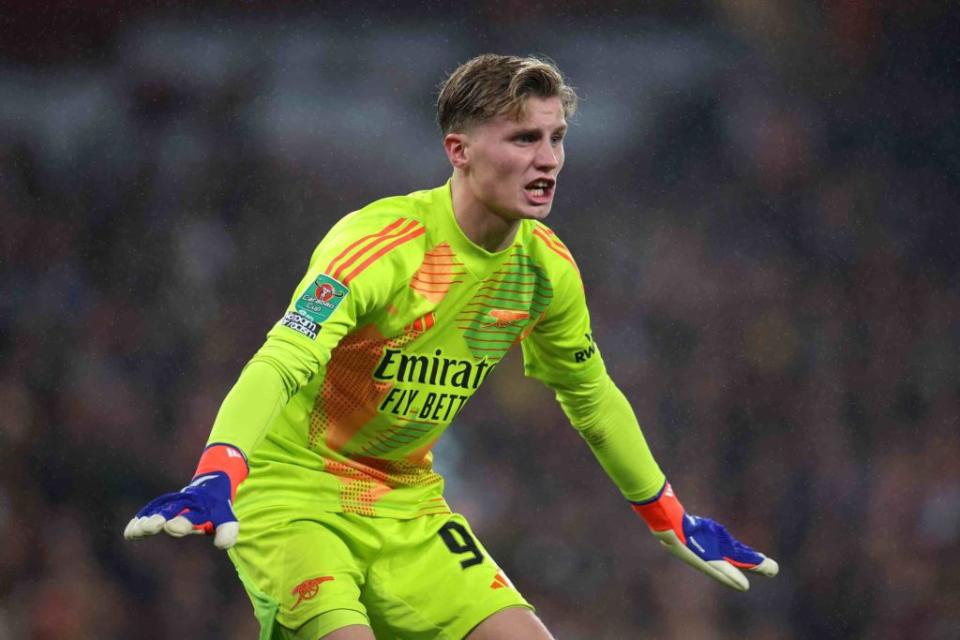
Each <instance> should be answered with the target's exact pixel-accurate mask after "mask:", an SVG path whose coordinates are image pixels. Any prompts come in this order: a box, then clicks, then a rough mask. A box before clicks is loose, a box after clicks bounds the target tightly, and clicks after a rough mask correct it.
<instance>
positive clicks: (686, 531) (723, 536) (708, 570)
mask: <svg viewBox="0 0 960 640" xmlns="http://www.w3.org/2000/svg"><path fill="white" fill-rule="evenodd" d="M631 504H632V505H633V510H634V511H636V512H637V513H639V514H640V516H641V517H643V519H644V520H645V521H646V523H647V526H648V527H650V531H651V532H652V533H653V535H655V536H656V537H657V538H658V539H659V540H660V543H661V544H662V545H664V546H665V547H667V549H668V550H669V551H670V553H672V554H673V555H675V556H677V557H678V558H680V559H681V560H683V561H684V562H686V563H687V564H689V565H691V566H693V567H694V568H696V569H699V570H700V571H702V572H704V573H705V574H707V575H708V576H710V577H711V578H713V579H714V580H717V581H718V582H720V583H721V584H724V585H726V586H728V587H730V588H731V589H736V590H737V591H746V590H747V589H749V588H750V583H749V582H748V581H747V577H746V576H745V575H744V574H743V572H742V571H741V570H740V569H745V570H747V571H751V572H753V573H759V574H760V575H764V576H767V577H769V578H772V577H773V576H775V575H777V572H778V571H780V567H779V565H777V563H776V561H775V560H773V559H772V558H768V557H766V556H765V555H763V554H762V553H758V552H757V551H754V550H753V549H751V548H750V547H748V546H747V545H745V544H743V543H741V542H740V541H738V540H737V539H736V538H734V537H733V536H731V535H730V534H729V533H728V532H727V529H726V528H725V527H724V526H723V525H721V524H719V523H718V522H715V521H713V520H711V519H710V518H701V517H698V516H693V515H690V514H689V513H687V512H686V511H685V510H684V508H683V505H681V504H680V501H679V500H677V497H676V496H675V495H674V493H673V489H672V488H671V487H670V483H669V482H667V483H664V485H663V488H662V489H660V492H659V493H658V494H657V495H656V496H655V497H654V498H651V499H650V500H647V501H645V502H633V503H631Z"/></svg>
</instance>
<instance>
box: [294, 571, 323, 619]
mask: <svg viewBox="0 0 960 640" xmlns="http://www.w3.org/2000/svg"><path fill="white" fill-rule="evenodd" d="M331 580H333V576H320V577H319V578H310V579H309V580H304V581H303V582H301V583H300V584H298V585H297V586H295V587H294V588H293V591H291V592H290V595H292V596H293V595H295V596H297V601H296V603H295V604H294V605H293V606H292V607H290V610H291V611H293V610H294V609H296V608H297V606H298V605H299V604H300V603H301V602H303V601H304V600H313V599H314V598H316V597H317V594H318V593H320V585H321V584H323V583H324V582H330V581H331Z"/></svg>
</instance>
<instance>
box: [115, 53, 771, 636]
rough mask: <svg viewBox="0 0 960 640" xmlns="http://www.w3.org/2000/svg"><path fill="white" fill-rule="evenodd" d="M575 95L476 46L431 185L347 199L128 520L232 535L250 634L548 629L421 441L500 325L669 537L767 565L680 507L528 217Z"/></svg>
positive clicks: (674, 546)
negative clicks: (182, 460)
mask: <svg viewBox="0 0 960 640" xmlns="http://www.w3.org/2000/svg"><path fill="white" fill-rule="evenodd" d="M576 100H577V98H576V94H575V93H574V91H573V89H572V88H571V87H569V86H567V85H566V84H565V82H564V79H563V77H562V76H561V74H560V72H559V71H558V69H557V68H556V67H555V66H554V65H553V64H551V63H549V62H546V61H543V60H539V59H536V58H518V57H511V56H499V55H483V56H479V57H477V58H474V59H472V60H470V61H468V62H466V63H465V64H463V65H461V66H460V67H459V68H458V69H456V70H455V71H454V72H453V74H451V75H450V77H449V78H447V80H446V81H445V83H444V85H443V87H442V89H441V92H440V96H439V100H438V104H437V107H438V118H439V124H440V128H441V130H442V132H443V147H444V150H445V151H446V154H447V157H448V159H449V160H450V163H451V165H452V166H453V175H452V177H451V179H450V180H449V181H448V182H447V183H446V184H444V185H443V186H441V187H438V188H435V189H431V190H426V191H418V192H415V193H411V194H409V195H406V196H399V197H392V198H386V199H384V200H379V201H377V202H374V203H373V204H371V205H369V206H367V207H365V208H363V209H361V210H359V211H356V212H354V213H351V214H350V215H348V216H346V217H344V218H343V219H341V220H340V221H339V222H338V223H337V224H336V225H334V226H333V228H331V229H330V231H329V232H328V233H327V235H326V236H325V237H324V238H323V240H322V241H321V242H320V244H319V246H317V248H316V250H315V251H314V253H313V256H312V257H311V260H310V265H309V268H308V270H307V273H306V275H305V276H304V278H303V280H302V281H301V282H300V283H299V284H298V285H297V287H296V289H295V291H294V295H293V297H292V299H291V301H290V304H289V306H288V308H287V309H286V311H285V313H284V314H283V315H282V317H281V318H280V319H279V321H278V322H277V323H276V325H275V326H274V327H273V328H272V329H271V330H270V332H269V333H268V334H267V339H266V342H265V343H264V345H263V347H262V348H261V349H260V350H259V351H258V352H257V353H256V354H255V355H254V357H253V358H252V359H251V360H250V362H249V363H248V364H247V366H246V367H245V368H244V369H243V372H242V373H241V374H240V377H239V379H238V380H237V382H236V384H235V385H234V387H233V388H232V389H231V391H230V392H229V393H228V394H227V397H226V399H225V400H224V402H223V405H222V406H221V408H220V411H219V413H218V415H217V418H216V421H215V422H214V425H213V429H212V431H211V434H210V438H209V440H208V443H207V447H206V449H205V450H204V452H203V454H202V455H201V457H200V462H199V465H198V467H197V470H196V474H195V475H194V478H193V480H192V482H191V483H190V484H189V485H188V486H187V487H185V488H184V489H183V490H181V491H179V492H175V493H170V494H166V495H164V496H161V497H159V498H157V499H156V500H154V501H152V502H150V503H149V504H148V505H147V506H146V507H144V508H143V509H142V510H141V511H140V512H139V513H138V514H137V515H136V516H135V517H134V518H133V519H132V520H131V521H130V523H129V524H128V525H127V528H126V531H125V536H126V537H127V538H130V539H138V538H142V537H145V536H149V535H153V534H157V533H159V532H161V531H163V532H166V533H168V534H170V535H172V536H177V537H179V536H184V535H187V534H192V533H206V534H211V535H213V536H214V544H215V545H216V546H217V547H219V548H222V549H229V551H228V553H229V556H230V559H231V560H232V562H233V563H234V565H235V566H236V569H237V572H238V574H239V576H240V579H241V580H242V582H243V585H244V587H245V588H246V590H247V592H248V594H249V595H250V598H251V600H252V602H253V606H254V610H255V612H256V615H257V618H258V619H259V621H260V624H261V634H260V638H261V640H273V639H281V638H297V639H299V640H318V639H319V638H329V639H333V640H351V639H356V640H363V639H366V640H369V639H370V638H373V637H378V638H394V637H397V638H405V639H409V638H464V637H470V638H471V639H473V640H486V639H500V640H502V639H513V638H516V639H520V638H522V639H525V640H529V639H536V638H550V637H551V636H550V634H549V632H548V631H547V630H546V628H545V627H544V626H543V624H542V623H541V622H540V620H539V619H538V618H537V617H536V616H535V615H534V613H533V611H532V607H531V606H530V605H529V604H528V603H527V602H526V600H524V598H523V597H522V596H521V595H520V593H519V592H518V591H517V590H516V589H515V588H514V586H513V585H512V583H511V582H510V580H509V579H508V578H507V577H506V575H504V573H503V571H502V570H501V569H500V568H499V567H498V566H497V564H496V563H495V562H494V560H493V559H492V558H491V557H490V554H489V553H488V552H487V551H486V549H484V548H483V546H482V545H481V544H480V542H479V541H477V539H476V537H475V536H474V535H473V533H472V531H471V530H470V526H469V525H468V524H467V522H466V521H465V520H464V519H463V517H462V516H460V515H458V514H456V513H452V512H451V510H450V508H449V507H448V505H447V503H446V502H445V500H444V497H443V479H442V478H441V477H440V476H439V475H438V474H437V473H435V472H434V470H433V464H432V460H433V456H432V454H431V452H430V450H431V448H432V447H433V446H434V444H435V443H436V441H437V439H438V438H439V437H440V436H441V435H442V434H443V432H444V430H445V429H446V428H447V427H448V426H449V425H450V423H451V422H452V421H453V420H454V419H455V418H456V416H457V414H458V413H459V412H460V411H461V410H462V409H463V407H464V405H465V403H466V402H467V400H469V399H470V397H471V396H472V395H473V394H474V392H475V391H476V389H477V387H478V386H479V385H480V384H481V383H482V382H483V381H484V380H485V379H486V378H487V376H489V375H490V373H491V372H492V371H493V369H494V368H495V367H496V366H497V363H499V362H500V360H501V359H502V358H503V357H504V355H505V354H506V353H507V351H508V350H509V349H510V347H511V346H513V345H514V344H516V343H519V344H520V345H521V348H522V350H523V359H524V370H525V373H526V374H527V375H529V376H533V377H535V378H538V379H539V380H542V381H543V382H544V383H546V384H547V385H549V386H550V387H551V388H552V389H553V390H554V391H555V392H556V397H557V400H558V401H559V402H560V404H561V406H562V408H563V410H564V412H565V413H566V415H567V417H568V418H569V419H570V422H571V423H572V424H573V426H574V427H575V428H576V429H577V431H578V432H579V433H580V434H581V436H582V437H583V438H584V440H585V441H586V443H587V445H588V446H589V447H590V448H591V450H592V451H593V453H594V455H595V456H596V458H597V460H598V461H599V463H600V464H601V466H602V467H603V469H604V471H605V472H606V473H607V474H608V475H609V477H610V478H611V480H612V481H613V482H614V483H615V484H616V485H617V487H618V488H619V489H620V491H621V492H622V493H623V495H624V496H625V498H626V499H627V500H628V501H630V503H631V504H632V506H633V508H634V509H635V510H636V511H637V513H638V514H639V515H640V516H641V517H642V518H643V519H644V520H645V521H646V524H647V525H648V527H649V528H650V530H651V531H652V533H653V535H655V536H656V537H657V538H659V540H660V541H661V542H662V543H663V544H664V545H666V547H667V548H668V550H669V551H670V552H672V553H673V554H674V555H677V556H678V557H680V558H681V559H682V560H684V561H685V562H687V563H689V564H691V565H692V566H694V567H695V568H697V569H699V570H701V571H703V572H704V573H706V574H707V575H708V576H710V577H712V578H714V579H716V580H718V581H719V582H721V583H722V584H724V585H726V586H728V587H731V588H733V589H737V590H741V591H742V590H745V589H747V586H748V584H747V579H746V578H745V576H744V573H743V571H741V570H746V571H752V572H756V573H760V574H763V575H767V576H773V575H775V574H776V573H777V565H776V563H775V562H774V561H773V560H771V559H769V558H766V557H765V556H763V555H762V554H760V553H757V552H755V551H754V550H752V549H751V548H749V547H747V546H745V545H743V544H741V543H739V542H738V541H737V540H735V539H734V538H732V537H731V536H730V535H729V534H728V533H727V531H726V530H725V529H724V528H723V527H722V526H721V525H719V524H717V523H716V522H714V521H713V520H710V519H708V518H699V517H696V516H692V515H690V514H688V513H687V512H685V510H684V508H683V507H682V506H681V504H680V502H679V501H678V500H677V498H676V496H675V495H674V493H673V491H672V490H671V488H670V485H669V484H668V483H667V482H666V479H665V477H664V474H663V473H662V472H661V470H660V468H659V467H658V466H657V463H656V462H655V461H654V458H653V456H652V455H651V453H650V450H649V448H648V446H647V444H646V442H645V440H644V438H643V434H642V433H641V431H640V428H639V425H638V424H637V419H636V417H635V416H634V413H633V410H632V409H631V407H630V404H629V403H628V401H627V400H626V398H625V397H624V396H623V394H622V393H621V392H620V391H619V390H618V389H617V387H616V386H615V385H614V383H613V381H612V380H611V379H610V377H609V376H608V374H607V372H606V369H605V368H604V364H603V360H602V358H601V356H600V352H599V350H598V348H597V345H596V343H595V342H594V338H593V333H592V330H591V328H590V318H589V315H588V312H587V306H586V301H585V295H584V289H583V284H582V281H581V278H580V273H579V271H578V269H577V265H576V263H575V262H574V259H573V257H572V256H571V255H570V252H569V250H568V249H567V247H566V246H565V245H564V244H563V243H562V242H561V241H560V240H559V239H558V238H557V236H556V235H554V233H553V232H552V231H551V230H550V229H549V228H548V227H547V226H545V225H544V224H543V220H544V218H546V217H547V214H548V213H549V212H550V209H551V207H552V204H553V199H554V195H555V193H556V190H557V177H558V175H559V173H560V170H561V168H562V167H563V162H564V148H563V143H564V135H565V133H566V128H567V118H568V117H570V116H571V115H572V114H573V112H574V110H575V108H576Z"/></svg>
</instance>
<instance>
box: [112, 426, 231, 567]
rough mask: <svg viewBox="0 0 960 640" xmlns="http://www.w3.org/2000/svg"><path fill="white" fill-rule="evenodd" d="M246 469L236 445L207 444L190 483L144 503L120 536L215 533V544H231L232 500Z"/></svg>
mask: <svg viewBox="0 0 960 640" xmlns="http://www.w3.org/2000/svg"><path fill="white" fill-rule="evenodd" d="M247 473H248V468H247V460H246V458H245V457H244V455H243V453H242V452H241V451H240V450H239V449H237V448H236V447H233V446H230V445H228V444H211V445H209V446H208V447H207V448H206V449H204V451H203V455H202V456H200V463H199V464H198V465H197V470H196V472H195V473H194V475H193V480H192V481H191V482H190V484H188V485H187V486H185V487H184V488H183V489H181V490H180V491H176V492H173V493H165V494H164V495H162V496H160V497H159V498H157V499H155V500H152V501H150V502H149V503H147V506H145V507H144V508H143V509H140V511H139V512H137V515H136V516H134V517H133V519H132V520H130V522H129V523H128V524H127V527H126V529H124V531H123V536H124V537H125V538H126V539H127V540H138V539H140V538H144V537H146V536H152V535H155V534H157V533H160V532H161V531H165V532H166V533H168V534H169V535H171V536H173V537H175V538H182V537H183V536H186V535H190V534H204V535H214V538H213V544H214V545H215V546H216V547H217V548H219V549H228V548H230V547H232V546H233V545H234V544H235V543H236V542H237V534H238V533H239V532H240V523H239V522H237V517H236V516H235V515H234V514H233V505H232V501H233V498H234V497H235V496H236V494H237V486H238V485H239V484H240V483H241V482H243V481H244V479H245V478H246V477H247Z"/></svg>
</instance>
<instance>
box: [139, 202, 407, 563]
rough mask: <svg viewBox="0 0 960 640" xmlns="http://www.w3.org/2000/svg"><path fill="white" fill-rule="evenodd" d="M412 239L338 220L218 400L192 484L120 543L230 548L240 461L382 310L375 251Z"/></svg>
mask: <svg viewBox="0 0 960 640" xmlns="http://www.w3.org/2000/svg"><path fill="white" fill-rule="evenodd" d="M418 231H419V233H418ZM419 234H422V225H420V224H419V223H418V222H416V221H414V220H407V219H403V218H397V217H396V216H393V217H392V218H391V220H388V221H385V220H384V216H369V217H357V216H355V215H354V216H348V217H347V218H344V219H343V220H342V221H341V222H340V223H338V224H337V225H336V226H335V227H334V228H333V229H332V230H331V231H330V233H329V234H328V235H327V236H326V237H325V238H324V240H323V241H322V242H321V243H320V245H319V246H318V247H317V250H316V251H315V252H314V254H313V257H312V258H311V261H310V268H309V269H308V271H307V274H306V275H305V276H304V278H303V280H302V281H301V282H300V284H299V285H298V286H297V289H296V290H295V291H294V295H293V297H292V298H291V300H290V304H289V305H288V307H287V311H286V313H285V314H284V315H283V317H282V318H281V319H280V321H279V322H277V324H276V325H275V326H274V327H273V329H271V331H270V332H269V334H268V336H267V341H266V343H265V344H264V345H263V347H262V348H261V349H260V350H259V351H258V352H257V353H256V355H255V356H254V357H253V358H252V359H251V360H250V362H249V363H248V364H247V366H246V367H245V368H244V370H243V371H242V372H241V374H240V377H239V378H238V380H237V382H236V384H235V385H234V386H233V388H232V389H231V390H230V392H229V393H228V394H227V397H226V398H225V399H224V402H223V404H222V405H221V407H220V411H219V413H218V414H217V418H216V420H215V422H214V425H213V428H212V430H211V433H210V437H209V439H208V442H207V447H206V448H205V449H204V452H203V454H202V456H201V458H200V462H199V464H198V465H197V469H196V471H195V472H194V476H193V480H192V481H191V482H190V484H188V485H187V486H186V487H184V488H183V489H182V490H180V491H177V492H173V493H168V494H164V495H163V496H160V497H159V498H157V499H155V500H153V501H151V502H150V503H148V504H147V505H146V506H145V507H144V508H143V509H141V510H140V511H139V512H138V513H137V515H136V516H134V518H133V519H132V520H130V522H129V523H128V524H127V527H126V529H125V531H124V536H125V537H126V538H128V539H139V538H143V537H146V536H150V535H154V534H157V533H159V532H160V531H165V532H166V533H168V534H170V535H172V536H175V537H181V536H185V535H188V534H197V533H201V534H208V535H210V534H215V538H214V544H215V545H216V546H217V547H220V548H227V547H230V546H232V545H233V544H234V543H235V542H236V539H237V534H238V532H239V523H238V522H237V518H236V516H235V515H234V513H233V508H232V500H233V498H234V496H235V495H236V492H237V487H238V486H239V485H240V483H242V482H243V481H244V480H245V479H246V477H247V474H248V466H247V455H248V454H251V453H252V452H253V451H255V449H256V447H257V445H258V444H259V443H260V441H261V440H262V439H263V438H264V436H265V435H266V433H267V431H268V430H269V428H270V425H271V424H272V423H273V422H274V420H275V419H276V417H277V415H279V413H280V412H281V411H282V410H283V408H284V406H286V404H287V402H289V400H290V398H292V397H293V396H294V395H295V394H296V393H297V392H298V391H299V390H300V389H301V388H302V387H303V386H304V385H305V384H306V383H307V382H308V381H309V380H310V379H311V378H312V377H313V376H314V375H316V374H317V373H318V372H319V371H320V370H321V369H322V368H323V367H324V366H326V364H327V362H328V361H329V359H330V357H331V354H332V352H333V349H334V348H335V347H336V346H337V344H338V343H339V342H340V340H341V339H342V338H343V337H344V336H345V335H347V334H348V333H349V332H350V331H352V330H353V329H354V328H355V327H356V326H357V324H358V322H360V321H361V320H362V318H364V317H365V316H366V315H368V314H369V313H371V312H372V311H373V310H375V309H378V308H381V307H382V306H383V305H384V304H385V301H386V299H387V297H388V295H389V293H390V291H391V288H392V283H393V282H395V278H396V273H395V272H396V271H397V269H398V267H397V264H398V263H397V262H396V261H391V260H389V259H385V258H384V257H383V254H384V253H385V251H380V252H379V254H377V252H378V251H379V250H380V249H382V248H383V247H384V246H388V247H389V246H391V243H394V244H396V243H395V242H394V241H395V239H396V238H398V237H399V238H400V239H404V238H407V239H410V238H415V237H418V235H419ZM372 254H377V257H380V258H381V259H380V260H373V259H371V258H370V255H372Z"/></svg>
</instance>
